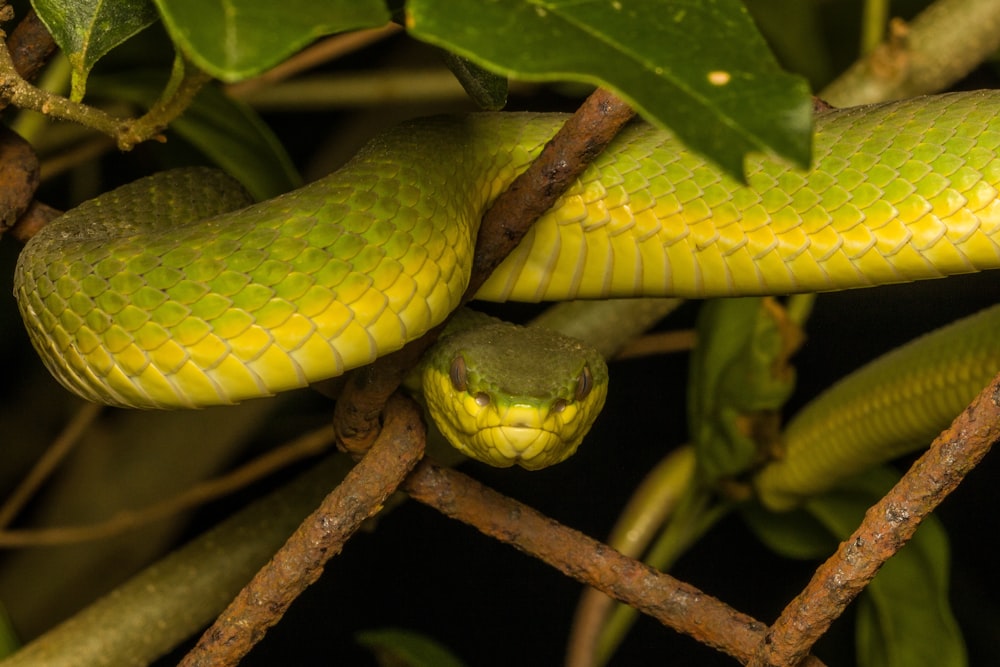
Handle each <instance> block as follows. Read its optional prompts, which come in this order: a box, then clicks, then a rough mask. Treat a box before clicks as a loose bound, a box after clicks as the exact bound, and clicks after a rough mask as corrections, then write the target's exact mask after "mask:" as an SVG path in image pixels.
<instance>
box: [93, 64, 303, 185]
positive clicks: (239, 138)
mask: <svg viewBox="0 0 1000 667" xmlns="http://www.w3.org/2000/svg"><path fill="white" fill-rule="evenodd" d="M93 88H94V91H95V92H99V93H101V94H103V95H105V96H107V97H111V98H113V99H117V100H127V101H129V102H132V103H134V104H137V105H140V106H143V107H148V106H149V105H150V104H152V103H153V102H154V101H155V100H156V98H157V96H158V95H159V93H160V86H159V85H158V83H157V80H156V77H155V76H153V75H150V74H148V73H144V72H143V73H132V74H130V75H118V76H115V77H114V78H101V79H98V78H97V77H95V78H94V84H93ZM171 128H172V129H173V130H174V131H175V132H177V134H178V135H179V136H181V137H183V138H184V139H185V140H187V141H188V142H190V143H191V144H192V145H194V146H195V147H196V148H197V149H199V150H200V151H201V152H203V153H204V154H205V155H206V156H208V157H209V158H210V159H211V160H212V161H213V162H215V163H216V164H218V165H219V166H220V167H222V168H223V169H224V170H225V171H227V172H228V173H229V174H230V175H232V176H233V177H234V178H236V179H237V180H238V181H240V182H241V183H242V184H243V185H244V187H246V189H247V190H248V191H249V192H250V194H252V195H253V196H254V197H255V198H257V199H267V198H269V197H273V196H275V195H277V194H280V193H282V192H287V191H288V190H291V189H292V188H295V187H297V186H298V185H299V184H300V178H299V176H298V173H297V172H296V171H295V167H294V166H293V165H292V162H291V159H290V158H289V157H288V155H287V154H286V153H285V150H284V148H283V147H282V146H281V143H280V142H279V141H278V140H277V138H275V137H274V135H273V134H272V133H271V131H270V129H269V128H268V127H267V126H266V125H265V124H264V123H263V122H262V121H261V120H260V118H258V117H257V115H256V113H254V112H253V110H251V109H250V108H249V107H247V106H246V105H244V104H241V103H240V102H237V101H235V100H233V99H231V98H229V97H227V96H226V95H224V94H223V93H222V91H220V90H219V89H218V88H215V87H214V86H206V87H205V88H204V89H202V90H201V92H199V93H198V96H197V97H196V98H195V100H194V103H193V104H192V105H191V106H190V107H189V108H188V109H187V111H186V112H185V113H184V115H182V116H181V117H180V118H178V119H177V120H175V121H174V122H173V123H172V124H171Z"/></svg>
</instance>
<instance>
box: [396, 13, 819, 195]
mask: <svg viewBox="0 0 1000 667" xmlns="http://www.w3.org/2000/svg"><path fill="white" fill-rule="evenodd" d="M406 11H407V28H408V29H409V30H410V32H411V34H413V35H414V36H415V37H417V38H419V39H422V40H425V41H428V42H431V43H433V44H436V45H438V46H442V47H444V48H447V49H450V50H452V51H454V52H456V53H458V54H459V55H461V56H464V57H466V58H468V59H469V60H472V61H473V62H477V63H479V64H480V65H482V66H483V67H486V68H488V69H492V70H494V71H496V72H498V73H500V74H504V75H507V76H511V77H515V78H521V79H528V80H538V81H557V80H571V81H582V82H587V83H592V84H595V85H605V86H608V87H610V88H612V89H614V90H615V91H616V92H618V93H619V94H620V95H622V96H623V97H624V98H625V99H627V100H628V101H629V102H631V103H632V104H633V105H634V106H635V107H636V108H637V109H638V110H639V111H641V112H643V114H645V116H646V117H647V118H649V119H650V120H652V121H653V122H656V123H658V124H660V125H663V126H665V127H670V128H671V129H673V131H674V132H676V133H677V134H678V136H680V138H681V139H682V140H683V141H685V142H686V143H687V144H688V145H689V146H690V147H691V148H693V149H695V150H697V151H700V152H702V153H704V154H705V155H708V156H709V157H711V158H712V159H714V160H715V161H716V162H718V163H719V164H720V165H721V166H722V167H723V168H725V169H726V170H728V171H729V172H730V173H732V174H736V175H742V173H743V157H744V155H745V154H746V153H747V152H750V151H764V152H777V153H778V154H780V155H783V156H785V157H786V158H788V159H790V160H792V161H794V162H796V163H799V164H802V165H806V164H808V162H809V156H810V145H811V143H810V142H811V131H810V130H811V123H812V110H811V101H810V97H809V89H808V86H807V84H806V83H805V81H804V80H803V79H801V78H799V77H796V76H792V75H790V74H788V73H786V72H784V71H782V70H781V69H780V68H779V67H778V65H777V63H776V62H775V60H774V57H773V56H772V54H771V52H770V51H769V50H768V48H767V45H766V44H765V43H764V40H763V38H762V37H761V36H760V34H759V33H758V32H757V30H756V28H755V27H754V24H753V21H752V20H751V19H750V17H749V15H748V14H747V12H746V9H745V8H744V7H743V5H742V4H741V3H740V2H739V0H702V1H701V2H690V1H687V2H682V1H679V0H677V1H662V0H613V1H608V2H603V1H602V2H593V1H591V2H581V1H580V0H547V1H546V0H501V1H498V2H462V3H459V2H454V0H411V2H409V3H408V4H407V7H406Z"/></svg>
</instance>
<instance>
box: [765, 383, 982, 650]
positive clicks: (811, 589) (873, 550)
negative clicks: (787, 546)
mask: <svg viewBox="0 0 1000 667" xmlns="http://www.w3.org/2000/svg"><path fill="white" fill-rule="evenodd" d="M998 439H1000V375H998V376H997V377H996V378H994V380H993V382H991V383H990V385H989V386H988V387H986V388H985V389H984V390H983V391H982V392H981V393H980V394H979V396H977V397H976V399H975V400H974V401H973V402H972V403H971V404H970V405H969V407H968V408H966V409H965V411H964V412H963V413H962V414H961V415H959V416H958V417H956V418H955V420H954V421H953V422H952V424H951V426H950V427H949V428H948V429H947V430H945V431H943V432H942V433H941V434H940V435H939V436H938V437H937V438H936V439H935V440H934V443H933V444H932V445H931V448H930V449H929V450H928V451H927V452H925V453H924V455H923V456H921V457H920V458H919V459H918V460H917V462H916V463H914V464H913V466H912V467H911V468H910V470H909V471H907V473H906V474H905V475H904V476H903V478H902V479H901V480H899V482H898V483H897V484H896V486H894V487H893V488H892V490H891V491H889V493H887V494H886V495H885V497H884V498H882V500H880V501H879V502H878V503H876V504H875V505H874V506H872V507H871V508H870V509H869V510H868V512H867V513H866V514H865V519H864V521H863V522H862V523H861V525H860V526H859V527H858V529H857V530H856V531H854V533H853V534H852V535H851V536H850V537H849V538H847V540H845V541H844V542H843V543H841V545H840V547H839V548H838V549H837V552H836V553H835V554H834V555H833V556H831V557H830V558H829V559H828V560H827V561H826V562H825V563H823V565H821V566H820V567H819V569H818V570H816V573H815V574H814V575H813V578H812V580H811V581H810V582H809V584H808V585H807V586H806V587H805V589H804V590H803V591H802V592H801V593H799V595H798V596H796V597H795V599H794V600H792V601H791V603H789V605H788V606H787V607H785V610H784V611H783V612H782V613H781V616H780V617H779V618H778V620H777V621H775V623H774V625H773V626H771V629H770V630H768V632H767V635H766V637H765V638H764V639H763V641H761V643H760V645H759V646H758V647H757V649H756V651H755V653H754V658H753V660H752V661H751V662H750V667H784V666H786V665H797V664H799V660H800V659H801V658H802V656H804V655H805V654H806V653H808V651H809V650H810V649H811V648H812V646H813V644H815V643H816V641H817V640H818V639H819V638H820V637H821V636H822V635H823V634H824V633H825V632H826V631H827V629H828V628H829V627H830V624H831V623H833V621H834V620H835V619H836V618H837V617H839V616H840V614H841V613H842V612H843V611H844V609H845V608H846V607H847V605H848V604H849V603H850V602H851V600H853V599H854V598H855V597H856V596H857V595H858V593H860V592H861V591H862V590H863V589H864V587H865V586H867V585H868V582H870V581H871V580H872V578H874V577H875V574H876V573H877V572H878V570H879V568H881V567H882V564H883V563H885V561H887V560H888V559H889V558H890V557H892V555H893V554H895V553H896V552H897V551H899V549H901V548H902V547H903V545H904V544H906V542H907V541H908V540H909V539H910V538H911V537H912V536H913V533H914V532H915V531H916V529H917V526H919V525H920V522H921V521H922V520H923V519H924V517H926V516H927V515H928V514H930V513H931V512H932V511H934V508H936V507H937V506H938V505H939V504H940V503H941V501H942V500H944V499H945V497H946V496H947V495H948V494H949V493H951V492H952V491H953V490H954V489H955V487H957V486H958V484H959V483H960V482H961V481H962V479H964V478H965V476H966V475H967V474H968V473H969V472H970V471H971V470H972V469H973V468H975V467H976V465H977V464H978V463H979V462H980V461H981V460H982V459H983V457H984V456H986V454H987V452H989V450H990V448H991V447H992V446H993V443H994V442H996V441H997V440H998Z"/></svg>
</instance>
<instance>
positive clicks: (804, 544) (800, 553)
mask: <svg viewBox="0 0 1000 667" xmlns="http://www.w3.org/2000/svg"><path fill="white" fill-rule="evenodd" d="M739 509H740V515H741V516H742V517H743V520H744V521H745V522H746V524H747V526H748V527H749V528H750V530H752V531H753V533H754V535H756V536H757V539H759V540H760V541H761V542H763V543H764V544H765V545H766V546H767V548H768V549H770V550H771V551H774V552H775V553H777V554H780V555H782V556H785V557H786V558H797V559H801V560H819V559H822V558H826V557H827V556H829V555H830V554H831V553H833V550H834V549H836V548H837V544H838V542H839V541H838V540H837V539H836V538H834V537H833V536H832V535H830V531H829V530H827V529H826V528H825V527H824V526H823V525H822V524H821V523H820V522H819V521H817V520H816V518H815V517H814V516H812V515H811V514H809V513H807V512H805V511H803V510H793V511H791V512H782V513H780V514H778V513H774V512H769V511H767V510H766V509H764V508H763V507H762V506H761V505H758V504H756V503H747V504H746V505H743V506H741V507H740V508H739Z"/></svg>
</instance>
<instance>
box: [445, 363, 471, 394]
mask: <svg viewBox="0 0 1000 667" xmlns="http://www.w3.org/2000/svg"><path fill="white" fill-rule="evenodd" d="M448 377H449V378H451V386H452V387H454V388H455V391H465V390H466V388H467V387H468V386H469V378H468V376H467V374H466V371H465V357H463V356H462V355H460V354H459V355H456V356H455V358H454V359H452V361H451V368H450V369H448Z"/></svg>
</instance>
